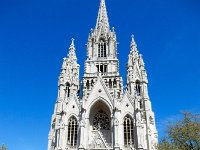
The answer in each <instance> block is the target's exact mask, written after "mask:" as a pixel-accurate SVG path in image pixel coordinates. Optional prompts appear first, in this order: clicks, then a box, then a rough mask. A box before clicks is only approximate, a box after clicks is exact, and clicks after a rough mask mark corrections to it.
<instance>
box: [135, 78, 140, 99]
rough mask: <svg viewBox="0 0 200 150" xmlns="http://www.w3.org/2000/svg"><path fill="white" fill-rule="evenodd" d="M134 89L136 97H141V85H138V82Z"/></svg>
mask: <svg viewBox="0 0 200 150" xmlns="http://www.w3.org/2000/svg"><path fill="white" fill-rule="evenodd" d="M135 89H136V94H137V96H140V95H141V85H140V81H138V80H137V81H136V85H135Z"/></svg>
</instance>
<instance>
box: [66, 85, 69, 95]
mask: <svg viewBox="0 0 200 150" xmlns="http://www.w3.org/2000/svg"><path fill="white" fill-rule="evenodd" d="M66 92H67V93H66V95H67V97H69V96H70V84H69V82H67V84H66Z"/></svg>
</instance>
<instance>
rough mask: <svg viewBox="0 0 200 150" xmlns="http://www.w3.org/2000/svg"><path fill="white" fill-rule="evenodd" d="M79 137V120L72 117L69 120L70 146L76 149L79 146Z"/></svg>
mask: <svg viewBox="0 0 200 150" xmlns="http://www.w3.org/2000/svg"><path fill="white" fill-rule="evenodd" d="M77 135H78V122H77V119H76V118H75V117H74V116H72V117H71V118H70V119H69V123H68V138H67V140H68V145H69V146H70V147H76V146H77Z"/></svg>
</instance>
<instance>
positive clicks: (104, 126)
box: [93, 110, 110, 130]
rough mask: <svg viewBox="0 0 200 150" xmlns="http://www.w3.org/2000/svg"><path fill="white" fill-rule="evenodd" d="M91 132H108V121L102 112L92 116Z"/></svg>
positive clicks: (107, 117)
mask: <svg viewBox="0 0 200 150" xmlns="http://www.w3.org/2000/svg"><path fill="white" fill-rule="evenodd" d="M93 130H110V119H109V116H108V115H107V114H106V113H105V112H104V111H102V110H100V111H99V112H97V113H96V115H95V116H94V119H93Z"/></svg>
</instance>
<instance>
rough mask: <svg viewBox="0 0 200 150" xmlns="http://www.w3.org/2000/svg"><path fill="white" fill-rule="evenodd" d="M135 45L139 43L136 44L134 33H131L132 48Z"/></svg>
mask: <svg viewBox="0 0 200 150" xmlns="http://www.w3.org/2000/svg"><path fill="white" fill-rule="evenodd" d="M134 47H135V48H137V45H136V43H135V40H134V35H133V34H132V35H131V49H133V48H134Z"/></svg>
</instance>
